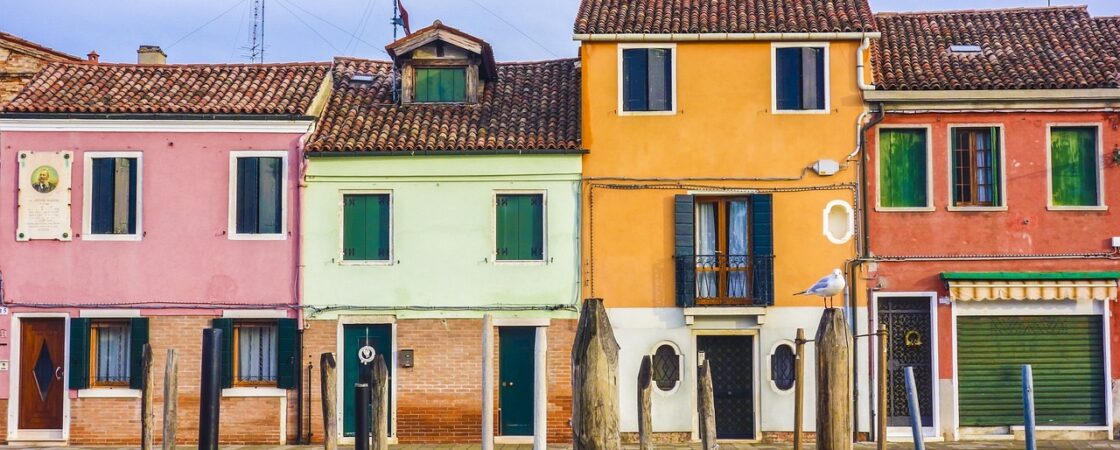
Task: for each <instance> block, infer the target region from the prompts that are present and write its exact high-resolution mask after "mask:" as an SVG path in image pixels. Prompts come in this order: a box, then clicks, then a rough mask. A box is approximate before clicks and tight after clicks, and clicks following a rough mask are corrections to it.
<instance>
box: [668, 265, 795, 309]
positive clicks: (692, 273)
mask: <svg viewBox="0 0 1120 450" xmlns="http://www.w3.org/2000/svg"><path fill="white" fill-rule="evenodd" d="M674 259H675V260H676V269H677V280H678V289H680V288H681V287H682V286H690V287H691V286H695V291H694V292H678V294H683V295H679V298H680V299H681V301H680V303H681V304H680V305H678V306H680V307H683V308H688V307H693V306H745V305H759V306H769V305H772V304H773V303H774V295H773V292H774V287H773V286H774V255H751V256H747V255H680V256H675V257H674Z"/></svg>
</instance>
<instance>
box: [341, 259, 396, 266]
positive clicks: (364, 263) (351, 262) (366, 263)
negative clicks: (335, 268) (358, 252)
mask: <svg viewBox="0 0 1120 450" xmlns="http://www.w3.org/2000/svg"><path fill="white" fill-rule="evenodd" d="M335 261H336V262H335V264H338V265H340V266H357V267H361V266H392V265H394V264H395V262H394V261H393V260H387V261H381V260H365V261H362V260H345V259H338V260H335Z"/></svg>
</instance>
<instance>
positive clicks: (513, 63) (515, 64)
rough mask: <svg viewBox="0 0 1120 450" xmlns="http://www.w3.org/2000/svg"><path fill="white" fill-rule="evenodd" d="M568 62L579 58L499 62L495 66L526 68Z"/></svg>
mask: <svg viewBox="0 0 1120 450" xmlns="http://www.w3.org/2000/svg"><path fill="white" fill-rule="evenodd" d="M568 61H579V57H569V58H555V59H536V60H531V61H499V62H498V63H497V64H498V65H499V66H517V65H521V66H528V65H534V64H548V63H560V62H568Z"/></svg>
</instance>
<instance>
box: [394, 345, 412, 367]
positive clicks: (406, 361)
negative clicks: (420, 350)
mask: <svg viewBox="0 0 1120 450" xmlns="http://www.w3.org/2000/svg"><path fill="white" fill-rule="evenodd" d="M397 358H400V365H401V367H402V368H405V369H411V368H412V350H411V349H409V350H401V351H400V353H398V354H397Z"/></svg>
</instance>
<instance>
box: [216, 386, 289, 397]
mask: <svg viewBox="0 0 1120 450" xmlns="http://www.w3.org/2000/svg"><path fill="white" fill-rule="evenodd" d="M287 396H288V391H287V390H285V389H280V388H277V387H267V386H262V387H249V386H243V387H231V388H226V389H222V397H287Z"/></svg>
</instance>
